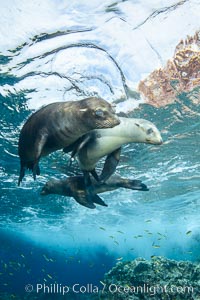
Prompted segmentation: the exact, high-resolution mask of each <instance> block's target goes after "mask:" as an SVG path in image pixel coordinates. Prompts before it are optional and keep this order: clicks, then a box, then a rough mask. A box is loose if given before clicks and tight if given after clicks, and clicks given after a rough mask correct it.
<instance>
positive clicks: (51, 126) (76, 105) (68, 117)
mask: <svg viewBox="0 0 200 300" xmlns="http://www.w3.org/2000/svg"><path fill="white" fill-rule="evenodd" d="M119 122H120V121H119V119H118V117H117V116H116V115H115V113H114V110H113V108H112V106H111V105H110V104H109V103H108V102H107V101H105V100H103V99H100V98H95V97H91V98H87V99H83V100H80V101H68V102H56V103H52V104H49V105H47V106H45V107H42V108H41V109H40V110H38V111H37V112H35V113H34V114H32V115H31V116H30V117H29V118H28V120H27V121H26V123H25V124H24V126H23V128H22V130H21V132H20V137H19V156H20V163H21V169H20V176H19V180H18V185H20V182H21V181H22V178H23V177H24V175H25V169H30V170H32V172H33V177H34V179H35V178H36V175H39V174H40V169H39V164H38V163H39V160H40V157H42V156H46V155H48V154H50V153H51V152H54V151H56V150H58V149H62V148H65V147H69V146H70V145H71V144H72V143H74V142H75V141H76V140H77V139H78V138H80V137H81V136H82V135H84V134H86V133H87V132H89V131H91V130H93V129H96V128H109V127H110V128H111V127H114V126H116V125H118V124H119Z"/></svg>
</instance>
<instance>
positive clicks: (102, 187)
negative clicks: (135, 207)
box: [41, 175, 148, 208]
mask: <svg viewBox="0 0 200 300" xmlns="http://www.w3.org/2000/svg"><path fill="white" fill-rule="evenodd" d="M92 184H93V191H94V193H93V195H92V199H91V200H92V201H88V199H87V191H86V186H85V181H84V177H83V176H73V177H67V178H64V179H61V180H56V179H51V180H49V181H48V182H47V183H46V184H45V185H44V187H43V188H42V191H41V195H48V194H58V195H63V196H68V197H73V198H74V199H75V200H76V201H77V202H78V203H79V204H81V205H83V206H85V207H88V208H95V207H96V206H95V205H94V203H96V204H99V205H102V206H107V204H106V203H105V202H104V201H103V200H102V199H101V198H100V197H99V196H98V195H97V194H99V193H104V192H108V191H113V190H116V189H118V188H126V189H131V190H138V191H148V188H147V186H146V185H145V184H144V183H142V182H141V181H140V180H132V179H126V178H121V177H120V176H117V175H113V176H111V177H110V178H109V179H108V180H107V182H106V183H102V184H99V183H97V182H95V181H94V180H93V181H92Z"/></svg>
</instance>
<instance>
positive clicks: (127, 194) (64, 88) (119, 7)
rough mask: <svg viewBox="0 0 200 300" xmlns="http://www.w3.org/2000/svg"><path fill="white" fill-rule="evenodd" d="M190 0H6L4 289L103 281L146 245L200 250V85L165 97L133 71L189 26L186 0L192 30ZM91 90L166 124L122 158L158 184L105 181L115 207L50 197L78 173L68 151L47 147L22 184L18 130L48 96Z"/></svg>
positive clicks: (0, 145)
mask: <svg viewBox="0 0 200 300" xmlns="http://www.w3.org/2000/svg"><path fill="white" fill-rule="evenodd" d="M182 2H183V3H182V4H183V5H182V6H180V7H179V6H175V4H176V1H152V3H151V5H150V4H148V2H147V1H138V2H137V1H122V2H121V1H118V2H115V3H113V2H112V1H104V3H101V2H100V1H91V3H89V2H88V3H85V2H83V1H71V2H70V3H67V2H66V1H56V2H54V1H50V0H49V1H43V2H42V3H40V2H39V1H31V2H30V3H27V2H26V1H14V2H13V1H7V2H6V3H4V4H3V3H0V6H1V9H2V10H1V11H2V19H1V21H0V23H1V35H0V37H1V38H0V46H1V48H0V153H1V155H0V197H1V205H0V243H1V248H0V292H2V293H10V294H11V295H14V296H13V298H14V297H15V295H16V294H20V295H23V294H24V291H25V286H26V285H27V284H30V285H33V286H35V285H36V284H37V283H44V282H45V283H47V284H53V283H55V282H56V283H59V284H65V285H69V286H70V285H73V284H76V283H77V284H79V285H84V286H85V285H87V284H93V285H96V286H98V287H101V283H100V281H101V280H102V278H103V276H104V274H105V273H106V272H107V271H108V270H109V269H110V268H112V267H113V266H114V265H115V264H116V262H117V261H119V260H122V261H125V260H131V259H135V258H138V257H143V258H146V259H150V258H151V257H152V256H157V255H159V256H164V257H166V258H171V259H175V260H189V261H193V262H199V261H200V254H199V253H200V244H199V240H200V217H199V213H200V198H199V197H200V192H199V190H200V105H199V104H200V103H199V102H198V99H199V98H198V95H199V92H200V90H199V88H196V89H194V90H193V91H192V92H188V93H181V94H179V96H178V97H177V99H175V100H174V102H173V103H172V104H170V105H167V106H163V107H159V108H155V107H153V106H151V105H148V104H145V103H144V101H143V100H142V99H141V98H140V96H139V94H138V93H137V92H136V83H137V82H138V81H139V80H140V79H141V78H144V76H145V74H148V73H149V72H151V71H153V70H154V69H155V68H156V67H158V66H160V65H162V64H164V63H165V61H166V60H167V59H168V58H170V57H171V56H172V54H173V51H174V48H175V46H176V44H177V42H178V41H179V40H180V38H183V37H184V36H185V35H184V36H182V35H181V34H182V32H183V29H185V30H186V27H185V28H184V26H186V25H183V23H184V22H183V20H184V21H185V23H186V17H185V11H187V12H188V14H190V13H191V14H193V18H192V20H191V21H190V26H188V27H187V34H190V33H194V31H195V29H196V27H195V26H196V23H197V20H198V17H199V16H198V13H197V12H196V11H197V10H198V9H197V7H198V5H199V4H198V1H189V2H190V3H188V1H182ZM166 7H168V10H167V9H166V10H165V12H164V13H162V12H163V11H164V10H163V8H166ZM173 7H174V9H172V8H173ZM138 11H139V12H140V13H137V12H138ZM194 12H196V13H194ZM174 15H175V16H174ZM147 20H148V22H147ZM177 20H178V22H180V24H181V26H177V28H176V31H175V32H174V30H173V24H174V23H173V22H177ZM161 21H162V22H163V23H162V24H164V25H163V26H164V28H165V29H166V28H167V33H168V35H167V37H168V38H166V39H163V37H162V36H161V35H160V34H159V31H158V30H159V28H158V26H157V24H158V23H159V22H161ZM185 23H184V24H185ZM2 24H4V30H2ZM13 24H14V25H13ZM169 24H171V27H169V26H168V25H169ZM179 27H180V28H179ZM166 40H167V41H166ZM152 43H153V44H154V46H156V47H157V48H156V49H158V51H157V54H158V53H159V55H157V54H156V51H154V50H152V47H151V46H152ZM149 45H151V46H149ZM163 49H164V50H163ZM88 96H101V97H103V98H104V99H106V100H107V101H109V102H110V103H112V102H114V103H116V109H117V112H118V113H119V114H125V113H126V114H127V116H129V117H137V118H145V119H148V120H150V121H152V122H153V123H154V124H155V125H156V126H157V127H158V128H159V130H160V131H161V134H162V137H163V141H164V143H163V144H162V145H161V146H154V145H145V144H129V145H126V146H124V147H123V150H122V155H121V159H120V163H119V166H118V168H117V173H118V174H119V175H121V176H123V177H127V178H132V179H140V180H142V181H143V182H144V183H145V184H146V185H147V186H148V187H149V191H148V192H136V191H130V190H124V189H118V190H116V191H113V192H107V193H104V194H102V195H101V197H102V199H103V200H104V201H105V202H106V203H107V204H108V207H100V206H98V207H97V208H96V209H94V210H90V209H87V208H85V207H82V206H80V205H79V204H77V203H76V202H75V201H74V200H73V199H72V198H67V197H64V196H56V195H49V196H46V197H43V196H41V195H40V191H41V189H42V187H43V185H44V184H45V182H46V181H48V180H49V179H50V178H63V177H64V176H70V175H73V174H77V173H79V174H80V170H79V168H78V165H77V164H76V162H75V163H74V166H72V167H69V165H68V162H69V156H68V155H67V154H64V153H63V152H62V151H57V152H55V153H53V154H51V155H49V156H48V157H45V158H42V159H41V162H40V166H41V175H40V176H38V177H37V180H36V181H34V180H33V178H32V175H31V174H28V172H27V175H26V177H25V179H24V180H23V182H22V184H21V186H20V187H18V186H17V180H18V175H19V157H18V152H17V151H18V150H17V147H18V137H19V132H20V129H21V127H22V125H23V124H24V121H25V120H26V119H27V117H28V116H29V115H30V114H31V113H32V112H33V111H35V110H36V109H38V108H39V107H41V106H42V105H44V104H48V103H51V102H55V101H68V100H76V99H82V98H86V97H88ZM101 167H102V163H100V164H99V170H100V169H101ZM26 294H27V293H26ZM27 295H29V294H27ZM75 296H76V297H78V296H80V297H81V296H82V295H80V293H79V295H75ZM75 296H74V297H75ZM10 297H11V296H10ZM8 299H12V297H11V298H9V297H8ZM69 299H70V298H69ZM77 299H78V298H77Z"/></svg>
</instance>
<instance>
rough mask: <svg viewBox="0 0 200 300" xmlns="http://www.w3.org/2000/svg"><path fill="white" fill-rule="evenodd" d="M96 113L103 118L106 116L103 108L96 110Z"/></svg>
mask: <svg viewBox="0 0 200 300" xmlns="http://www.w3.org/2000/svg"><path fill="white" fill-rule="evenodd" d="M95 115H96V116H98V117H101V118H103V117H104V111H103V110H101V109H97V110H96V111H95Z"/></svg>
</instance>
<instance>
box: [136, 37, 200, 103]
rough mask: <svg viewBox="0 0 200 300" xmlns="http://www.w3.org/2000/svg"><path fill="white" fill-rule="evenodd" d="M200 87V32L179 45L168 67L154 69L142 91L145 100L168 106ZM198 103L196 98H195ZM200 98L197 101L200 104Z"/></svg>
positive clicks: (142, 84) (143, 82)
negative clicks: (183, 94)
mask: <svg viewBox="0 0 200 300" xmlns="http://www.w3.org/2000/svg"><path fill="white" fill-rule="evenodd" d="M198 86H200V32H197V33H196V34H195V35H194V36H193V37H190V36H188V38H187V39H186V40H185V41H183V40H181V41H180V43H179V44H178V45H177V47H176V49H175V53H174V56H173V58H172V59H171V60H168V62H167V65H166V67H164V68H160V69H157V70H154V71H153V72H152V73H151V74H150V75H149V76H148V77H147V78H146V79H145V80H142V81H140V83H139V85H138V89H139V91H140V92H141V94H142V95H143V97H144V98H145V101H146V102H147V103H149V104H151V105H153V106H156V107H160V106H165V105H167V104H169V103H172V102H174V101H175V98H176V96H177V95H178V94H179V93H181V92H188V91H192V90H193V89H194V88H195V87H198ZM194 101H195V99H194ZM199 101H200V98H198V99H196V102H197V103H199Z"/></svg>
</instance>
